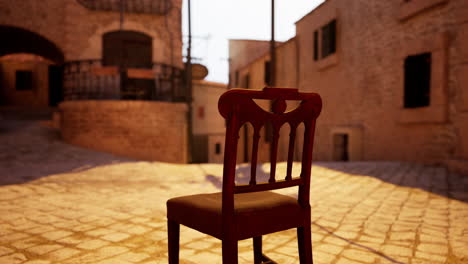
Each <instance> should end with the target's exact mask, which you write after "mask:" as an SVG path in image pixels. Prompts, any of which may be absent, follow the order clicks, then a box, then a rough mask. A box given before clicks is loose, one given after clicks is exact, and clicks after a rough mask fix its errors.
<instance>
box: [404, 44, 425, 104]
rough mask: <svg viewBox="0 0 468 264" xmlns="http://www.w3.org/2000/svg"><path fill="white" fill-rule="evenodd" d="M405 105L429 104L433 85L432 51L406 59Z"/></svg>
mask: <svg viewBox="0 0 468 264" xmlns="http://www.w3.org/2000/svg"><path fill="white" fill-rule="evenodd" d="M404 67H405V69H404V70H405V77H404V78H405V79H404V80H405V88H404V107H405V108H416V107H424V106H429V103H430V87H431V53H423V54H419V55H414V56H408V57H406V59H405V65H404Z"/></svg>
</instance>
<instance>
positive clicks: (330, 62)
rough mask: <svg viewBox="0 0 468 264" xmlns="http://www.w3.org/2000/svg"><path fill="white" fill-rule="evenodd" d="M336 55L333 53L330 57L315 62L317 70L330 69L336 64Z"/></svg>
mask: <svg viewBox="0 0 468 264" xmlns="http://www.w3.org/2000/svg"><path fill="white" fill-rule="evenodd" d="M338 61H339V60H338V54H337V53H334V54H332V55H329V56H327V57H325V58H323V59H320V60H319V61H317V62H316V63H317V68H318V70H319V71H323V70H325V69H327V68H330V67H332V66H334V65H336V64H338Z"/></svg>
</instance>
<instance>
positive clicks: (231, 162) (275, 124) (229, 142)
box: [218, 88, 322, 207]
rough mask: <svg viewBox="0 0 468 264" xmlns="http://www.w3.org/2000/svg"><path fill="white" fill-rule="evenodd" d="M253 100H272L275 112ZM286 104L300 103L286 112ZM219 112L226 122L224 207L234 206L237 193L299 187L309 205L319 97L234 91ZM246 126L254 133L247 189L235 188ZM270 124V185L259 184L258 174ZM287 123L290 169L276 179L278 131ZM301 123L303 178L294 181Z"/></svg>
mask: <svg viewBox="0 0 468 264" xmlns="http://www.w3.org/2000/svg"><path fill="white" fill-rule="evenodd" d="M253 99H267V100H271V102H272V105H271V106H272V112H267V111H265V110H263V109H262V108H261V107H259V106H258V105H257V104H256V103H255V102H254V100H253ZM286 100H293V101H301V102H300V105H299V106H298V107H297V108H296V109H294V110H291V111H289V112H285V110H286ZM218 109H219V112H220V113H221V115H222V116H223V117H224V118H225V119H226V121H227V122H226V143H225V152H224V170H223V207H224V203H229V204H232V203H233V201H232V196H233V195H234V193H243V192H257V191H266V190H273V189H279V188H286V187H292V186H296V185H298V186H299V195H298V200H299V202H300V203H301V204H304V205H308V204H309V202H308V201H309V187H310V172H311V165H312V147H313V139H314V132H315V121H316V119H317V117H318V116H319V114H320V111H321V109H322V101H321V98H320V96H319V95H318V94H316V93H300V92H298V90H297V89H290V88H264V89H263V90H250V89H231V90H229V91H227V92H225V93H224V94H223V95H222V96H221V97H220V99H219V102H218ZM247 122H249V123H251V124H252V126H253V130H254V131H253V141H252V142H253V145H252V153H251V157H252V158H251V171H250V173H251V175H250V182H249V184H246V185H236V184H235V173H236V160H237V143H238V138H239V129H240V128H241V127H242V126H243V125H244V124H246V123H247ZM267 123H270V124H271V129H272V130H273V137H272V140H271V149H270V164H271V169H270V177H269V180H268V182H265V183H257V181H256V171H257V154H258V145H259V144H258V143H259V139H260V130H261V128H262V127H264V126H266V125H267ZM286 123H288V124H289V126H290V136H289V149H288V160H287V169H286V175H285V177H283V178H282V179H277V177H276V160H277V153H278V140H279V134H280V133H279V131H280V128H281V126H283V125H285V124H286ZM301 123H303V124H304V128H305V129H304V141H303V142H304V145H303V150H302V168H301V174H300V177H298V178H293V177H292V175H291V174H292V165H293V156H294V155H293V154H294V145H295V144H294V143H295V139H296V132H297V127H298V126H299V125H300V124H301ZM229 207H231V206H229Z"/></svg>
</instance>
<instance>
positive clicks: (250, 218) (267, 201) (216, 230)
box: [167, 192, 305, 240]
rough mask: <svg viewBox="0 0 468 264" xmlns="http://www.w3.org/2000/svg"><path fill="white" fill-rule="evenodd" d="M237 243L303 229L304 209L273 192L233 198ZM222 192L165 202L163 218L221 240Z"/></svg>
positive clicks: (287, 197)
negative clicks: (247, 239) (165, 207)
mask: <svg viewBox="0 0 468 264" xmlns="http://www.w3.org/2000/svg"><path fill="white" fill-rule="evenodd" d="M234 207H235V209H234V218H235V220H234V223H235V227H234V228H235V230H236V234H237V236H238V240H241V239H246V238H250V237H255V236H257V235H258V236H260V235H262V234H268V233H272V232H277V231H280V230H285V229H289V228H293V227H297V226H303V223H302V221H303V219H304V213H305V212H304V210H303V208H302V207H301V206H300V205H299V203H298V202H297V200H296V199H295V198H292V197H289V196H286V195H282V194H278V193H274V192H252V193H242V194H235V195H234ZM221 208H222V193H220V192H219V193H210V194H197V195H189V196H182V197H176V198H172V199H170V200H168V201H167V218H168V219H169V220H172V221H175V222H177V223H179V224H182V225H185V226H187V227H190V228H193V229H196V230H198V231H200V232H202V233H205V234H208V235H211V236H214V237H217V238H219V239H222V219H221Z"/></svg>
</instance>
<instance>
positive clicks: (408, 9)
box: [398, 0, 448, 21]
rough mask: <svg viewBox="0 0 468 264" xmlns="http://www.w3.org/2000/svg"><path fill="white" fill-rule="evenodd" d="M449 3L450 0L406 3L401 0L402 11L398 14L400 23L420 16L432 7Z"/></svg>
mask: <svg viewBox="0 0 468 264" xmlns="http://www.w3.org/2000/svg"><path fill="white" fill-rule="evenodd" d="M446 2H448V0H412V1H410V2H406V1H404V0H401V2H400V10H399V12H398V19H399V20H400V21H403V20H406V19H408V18H410V17H412V16H414V15H416V14H419V13H421V12H423V11H425V10H427V9H429V8H431V7H434V6H437V5H441V4H444V3H446Z"/></svg>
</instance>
